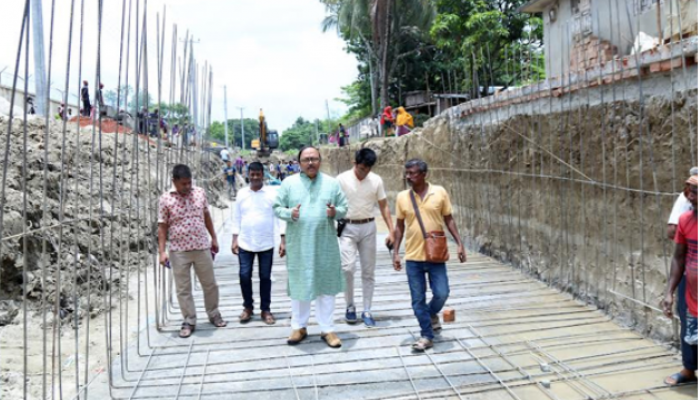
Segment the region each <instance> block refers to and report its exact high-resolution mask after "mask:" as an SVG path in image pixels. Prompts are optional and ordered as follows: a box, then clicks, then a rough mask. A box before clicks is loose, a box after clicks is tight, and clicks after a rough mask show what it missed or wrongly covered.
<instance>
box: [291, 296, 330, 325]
mask: <svg viewBox="0 0 700 400" xmlns="http://www.w3.org/2000/svg"><path fill="white" fill-rule="evenodd" d="M334 310H335V296H318V297H317V298H316V321H318V325H319V326H320V327H321V332H323V333H331V332H333V330H334V328H333V311H334ZM309 317H311V302H310V301H299V300H294V299H292V329H294V330H297V329H301V328H306V327H307V326H308V324H309Z"/></svg>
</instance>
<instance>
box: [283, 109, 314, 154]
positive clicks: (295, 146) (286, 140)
mask: <svg viewBox="0 0 700 400" xmlns="http://www.w3.org/2000/svg"><path fill="white" fill-rule="evenodd" d="M319 123H320V122H319ZM319 129H322V127H321V126H319ZM315 143H317V136H316V123H315V122H311V121H307V120H305V119H304V118H302V117H299V118H297V120H296V121H294V124H293V125H292V126H290V127H289V128H287V129H285V130H284V132H282V136H280V149H281V150H282V151H289V150H299V149H301V148H302V147H304V146H306V145H310V144H315Z"/></svg>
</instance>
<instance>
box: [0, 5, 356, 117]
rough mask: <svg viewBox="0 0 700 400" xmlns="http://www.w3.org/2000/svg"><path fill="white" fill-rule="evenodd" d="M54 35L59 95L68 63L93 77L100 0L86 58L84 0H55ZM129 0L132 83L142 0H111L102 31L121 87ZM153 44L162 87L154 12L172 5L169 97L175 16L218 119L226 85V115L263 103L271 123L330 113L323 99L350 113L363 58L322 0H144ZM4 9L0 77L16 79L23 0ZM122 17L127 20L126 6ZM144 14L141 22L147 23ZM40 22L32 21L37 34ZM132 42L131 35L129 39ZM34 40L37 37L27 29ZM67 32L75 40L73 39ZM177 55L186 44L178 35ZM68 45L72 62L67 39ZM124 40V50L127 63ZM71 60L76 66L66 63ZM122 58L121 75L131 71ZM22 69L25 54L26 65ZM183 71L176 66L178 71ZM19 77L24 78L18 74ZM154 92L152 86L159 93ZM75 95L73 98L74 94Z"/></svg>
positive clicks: (79, 74) (46, 10)
mask: <svg viewBox="0 0 700 400" xmlns="http://www.w3.org/2000/svg"><path fill="white" fill-rule="evenodd" d="M55 1H56V5H57V7H56V11H55V18H54V21H55V24H54V35H53V53H52V54H53V60H52V73H51V74H52V77H51V80H52V86H51V88H52V97H55V98H60V96H61V91H64V90H65V80H66V79H65V78H66V74H67V72H69V74H70V75H69V93H71V94H72V95H74V94H77V93H78V88H79V85H80V81H81V80H83V79H86V80H88V81H89V82H90V85H91V87H92V85H93V84H94V81H95V69H96V68H95V67H96V64H97V56H96V55H97V43H98V40H97V38H98V21H97V6H96V4H95V3H97V1H95V0H86V1H85V9H84V13H83V25H82V27H83V35H82V37H83V41H82V63H81V62H80V53H81V52H80V37H81V34H80V26H81V25H80V20H81V10H80V3H81V0H55ZM72 1H74V2H75V10H74V25H73V36H72V40H70V41H69V26H70V13H71V2H72ZM130 1H131V3H132V5H131V6H132V15H133V16H132V21H131V32H132V33H131V35H132V36H131V41H130V42H131V46H130V49H129V54H130V56H129V58H130V60H129V65H130V67H129V77H128V79H129V84H130V85H131V86H132V87H133V86H134V75H135V69H136V67H135V63H134V52H135V49H136V43H135V38H134V28H135V25H136V17H135V7H136V2H137V1H138V2H139V3H140V10H141V11H143V4H144V1H145V0H104V14H103V15H104V18H103V29H102V39H101V54H102V56H101V64H102V82H103V83H104V84H105V90H107V89H114V88H116V87H117V83H118V81H119V76H120V73H119V61H120V58H119V53H120V42H121V26H122V4H123V2H125V3H126V9H127V10H128V7H129V2H130ZM147 1H148V18H147V25H148V28H147V38H148V40H147V46H148V71H149V73H148V76H149V78H148V79H149V84H148V85H149V92H151V93H153V94H154V95H155V94H156V93H157V68H156V65H157V57H156V54H157V51H156V46H157V36H156V35H157V31H158V30H157V28H156V26H157V18H156V14H157V13H159V14H160V22H161V24H162V18H163V7H164V6H165V19H166V20H165V42H166V43H165V47H164V55H165V56H164V59H165V61H164V66H163V78H162V82H163V85H164V88H163V89H162V92H161V93H162V94H161V96H162V98H163V99H165V100H167V99H168V98H169V83H170V77H169V76H170V70H171V62H170V59H171V57H170V55H171V52H172V41H173V40H172V38H173V24H177V29H178V31H177V33H178V35H177V36H178V39H179V41H180V40H184V38H185V33H186V31H187V30H189V32H190V35H191V36H192V37H193V38H194V41H195V43H194V55H195V58H196V59H197V61H198V62H199V63H200V64H201V65H204V63H205V62H207V63H208V64H209V65H211V66H212V71H213V87H212V91H213V99H212V119H213V120H214V121H217V120H223V119H224V85H225V86H226V87H227V92H228V118H229V119H233V118H239V116H240V112H241V111H240V109H239V108H238V107H243V116H244V117H245V118H257V116H258V113H259V110H260V108H263V109H264V111H265V115H266V117H267V120H268V125H269V126H270V129H278V130H280V131H282V130H284V129H285V128H287V127H289V126H290V125H292V124H293V123H294V121H295V120H296V119H297V117H299V116H303V117H304V118H305V119H308V120H312V119H315V118H325V117H326V115H327V110H326V100H328V102H329V108H330V114H331V116H334V117H337V116H340V115H342V114H343V113H344V111H345V109H346V108H345V105H344V104H342V103H340V102H337V101H335V100H334V99H335V98H338V97H342V92H341V87H342V86H345V85H348V84H350V83H352V82H353V80H354V79H355V77H356V76H357V61H356V60H355V57H354V56H353V55H350V54H347V53H346V52H345V50H344V42H343V41H342V40H341V39H340V38H339V37H338V36H337V34H336V32H334V31H329V32H327V33H324V32H323V31H322V29H321V22H322V20H323V18H324V16H325V8H324V6H323V4H321V3H320V1H318V0H255V1H251V0H147ZM3 3H4V4H3V12H2V13H1V14H0V35H1V36H0V37H2V39H3V40H2V43H3V44H2V47H0V49H1V50H0V70H3V69H5V68H6V69H5V70H4V72H2V74H1V75H0V83H2V84H3V85H5V84H9V83H11V80H12V78H13V74H14V68H15V59H16V57H17V46H18V42H19V37H20V29H21V23H22V15H23V9H24V1H22V0H3ZM51 3H52V0H43V1H42V4H43V22H44V37H45V41H44V46H45V53H46V54H47V55H46V57H47V61H46V62H47V65H48V52H49V32H50V22H51V20H50V16H51ZM126 15H127V16H126V18H125V25H127V24H128V13H127V14H126ZM142 24H143V21H142V19H141V20H140V21H139V28H140V27H141V26H142ZM32 35H33V32H32V31H30V37H31V36H32ZM124 41H125V42H126V38H125V39H124ZM30 42H33V39H31V38H30ZM69 42H70V43H71V46H69ZM178 45H179V47H178V56H180V57H182V55H183V44H182V43H178ZM69 47H70V49H71V58H70V63H68V62H67V60H68V49H69ZM33 51H34V50H33V44H32V46H31V47H30V54H29V58H30V61H29V74H30V75H32V76H30V78H29V90H30V91H32V92H33V74H34V64H33V58H34V55H33ZM126 53H127V46H126V45H124V47H123V50H122V65H126ZM68 66H70V71H68V69H69V68H68ZM125 70H126V68H125V67H124V66H123V67H122V73H121V80H122V85H123V84H124V82H125V80H126V71H125ZM20 71H21V73H20V77H24V64H23V59H22V64H21V67H20ZM176 74H179V72H177V73H176ZM18 82H19V84H20V85H23V81H22V80H21V79H20V80H19V81H18ZM154 97H155V96H154ZM75 100H76V98H75V97H73V98H72V100H70V102H71V103H74V102H75Z"/></svg>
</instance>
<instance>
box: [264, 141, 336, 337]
mask: <svg viewBox="0 0 700 400" xmlns="http://www.w3.org/2000/svg"><path fill="white" fill-rule="evenodd" d="M298 160H299V162H300V163H301V165H302V173H300V174H298V175H294V176H292V177H289V178H287V179H285V180H284V182H282V186H280V188H279V189H278V192H277V198H276V200H275V204H274V209H275V215H277V217H278V218H280V219H282V220H283V221H285V222H287V229H286V233H287V236H286V244H287V276H288V282H287V291H288V293H289V296H290V297H291V298H292V334H291V335H290V336H289V338H288V339H287V344H289V345H295V344H298V343H300V342H301V341H302V340H304V339H305V338H306V336H307V331H306V328H307V324H308V321H309V317H310V315H311V302H312V301H315V302H316V321H317V322H318V324H319V326H320V328H321V339H322V340H323V341H325V342H326V344H327V345H328V346H330V347H332V348H338V347H340V346H341V345H342V343H341V341H340V338H339V337H338V335H336V334H335V330H334V327H333V311H334V309H335V296H336V295H337V294H338V293H340V292H342V291H343V290H344V289H345V280H344V279H343V272H342V270H341V266H340V248H339V247H338V237H337V232H336V228H335V223H334V221H337V220H340V219H343V218H344V217H345V213H346V212H347V209H348V202H347V199H346V198H345V194H344V193H343V191H342V189H341V188H340V185H339V184H338V181H337V180H336V179H334V178H332V177H330V176H328V175H325V174H323V173H321V172H320V170H321V154H320V152H319V151H318V149H316V148H315V147H312V146H307V147H304V148H303V149H302V150H301V151H300V152H299V156H298Z"/></svg>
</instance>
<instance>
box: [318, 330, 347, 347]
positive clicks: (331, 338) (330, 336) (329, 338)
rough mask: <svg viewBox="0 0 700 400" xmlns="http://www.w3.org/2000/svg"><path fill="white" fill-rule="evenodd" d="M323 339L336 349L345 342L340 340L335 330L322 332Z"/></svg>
mask: <svg viewBox="0 0 700 400" xmlns="http://www.w3.org/2000/svg"><path fill="white" fill-rule="evenodd" d="M321 339H323V341H324V342H326V344H327V345H328V346H330V347H332V348H334V349H337V348H338V347H340V346H342V345H343V343H342V342H341V341H340V338H339V337H338V335H336V334H335V332H330V333H322V334H321Z"/></svg>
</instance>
